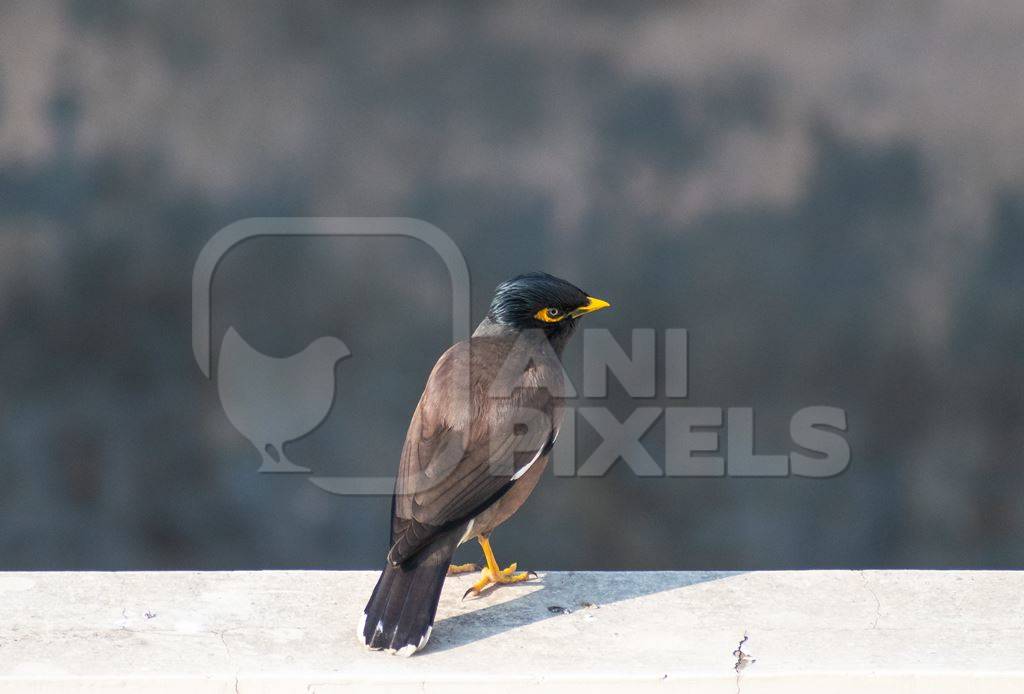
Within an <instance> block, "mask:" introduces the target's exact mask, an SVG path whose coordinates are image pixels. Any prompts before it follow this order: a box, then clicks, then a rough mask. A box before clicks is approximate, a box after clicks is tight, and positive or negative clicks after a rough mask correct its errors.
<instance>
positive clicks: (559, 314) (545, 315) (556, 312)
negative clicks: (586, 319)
mask: <svg viewBox="0 0 1024 694" xmlns="http://www.w3.org/2000/svg"><path fill="white" fill-rule="evenodd" d="M533 317H534V318H536V319H537V320H542V321H544V322H545V323H557V322H558V321H560V320H562V319H563V318H565V311H563V310H562V309H560V308H557V307H555V306H552V307H550V308H542V309H541V310H539V311H537V313H535V314H533Z"/></svg>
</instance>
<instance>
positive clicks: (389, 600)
mask: <svg viewBox="0 0 1024 694" xmlns="http://www.w3.org/2000/svg"><path fill="white" fill-rule="evenodd" d="M458 539H459V533H453V532H448V533H445V534H444V535H442V536H440V537H438V538H437V539H436V540H435V541H434V542H432V543H431V544H429V545H428V546H426V547H424V548H423V549H422V550H420V551H419V552H418V553H416V555H415V556H412V557H410V558H409V559H408V560H406V561H405V562H403V563H402V564H398V565H392V564H388V565H387V566H386V567H385V568H384V571H383V572H381V575H380V578H379V579H377V587H376V588H374V589H373V595H371V596H370V601H369V602H368V603H367V604H366V609H365V610H364V611H363V617H362V621H361V622H360V623H359V633H358V636H359V639H360V640H361V641H362V642H363V643H364V644H366V645H367V646H368V647H370V648H372V649H375V650H377V649H381V648H385V649H387V650H389V651H392V652H397V653H400V654H401V655H412V654H413V653H414V652H416V651H418V650H419V649H420V648H423V646H425V645H426V643H427V639H429V638H430V630H431V627H432V626H433V624H434V615H435V614H436V613H437V603H438V601H439V600H440V599H441V587H442V586H443V585H444V577H445V575H446V574H447V573H448V564H449V563H450V562H451V558H452V555H453V554H454V553H455V547H456V546H457V545H458Z"/></svg>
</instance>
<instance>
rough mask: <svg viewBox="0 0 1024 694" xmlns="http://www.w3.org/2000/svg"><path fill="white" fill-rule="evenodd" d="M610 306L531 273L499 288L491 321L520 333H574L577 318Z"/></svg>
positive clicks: (573, 288)
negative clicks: (526, 331) (537, 331)
mask: <svg viewBox="0 0 1024 694" xmlns="http://www.w3.org/2000/svg"><path fill="white" fill-rule="evenodd" d="M608 306H609V304H608V302H607V301H602V300H601V299H595V298H594V297H592V296H587V293H586V292H584V291H583V290H582V289H580V288H579V287H577V286H575V285H573V284H570V283H568V282H566V281H565V280H562V279H558V278H557V277H553V276H551V275H548V274H546V273H543V272H531V273H528V274H525V275H519V276H518V277H513V278H512V279H510V280H508V281H507V282H502V283H501V284H499V285H498V288H497V289H496V290H495V292H494V299H493V300H491V308H490V310H489V311H488V312H487V317H488V318H490V319H491V320H492V321H494V322H495V323H500V324H502V325H510V326H513V327H515V328H518V329H520V330H526V329H528V328H534V329H541V330H544V331H546V332H549V333H559V332H566V331H568V332H571V331H572V329H573V327H575V324H576V319H577V318H579V317H580V316H582V315H583V314H585V313H591V312H592V311H598V310H600V309H602V308H607V307H608Z"/></svg>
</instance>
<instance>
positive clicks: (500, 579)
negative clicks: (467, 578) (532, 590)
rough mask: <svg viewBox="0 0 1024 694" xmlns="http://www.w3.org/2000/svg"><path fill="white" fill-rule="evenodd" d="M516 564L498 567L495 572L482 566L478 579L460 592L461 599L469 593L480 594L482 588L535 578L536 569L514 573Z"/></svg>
mask: <svg viewBox="0 0 1024 694" xmlns="http://www.w3.org/2000/svg"><path fill="white" fill-rule="evenodd" d="M517 567H518V564H516V563H514V562H513V563H512V564H509V565H508V567H506V568H504V569H500V570H498V571H497V572H492V571H491V570H490V569H489V568H488V567H484V568H483V570H482V571H481V572H480V580H479V581H477V582H476V583H474V584H473V585H471V586H470V587H469V589H468V590H467V591H466V592H465V593H463V594H462V599H463V600H465V599H466V598H467V597H469V594H470V593H472V594H473V595H480V594H481V593H483V591H484V590H486V589H487V588H490V587H491V586H498V585H505V584H509V583H522V582H523V581H528V580H530V577H531V576H532V577H534V578H537V572H536V571H523V572H520V573H516V568H517Z"/></svg>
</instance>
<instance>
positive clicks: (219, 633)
mask: <svg viewBox="0 0 1024 694" xmlns="http://www.w3.org/2000/svg"><path fill="white" fill-rule="evenodd" d="M228 631H231V630H230V629H222V630H221V631H215V632H214V633H215V634H217V638H219V639H220V645H222V646H224V653H225V654H226V655H227V657H228V665H230V666H234V660H235V657H234V656H233V655H232V654H231V647H230V646H228V642H227V639H225V638H224V634H226V633H227V632H228ZM240 671H241V668H239V667H235V694H239V692H238V673H239V672H240Z"/></svg>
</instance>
